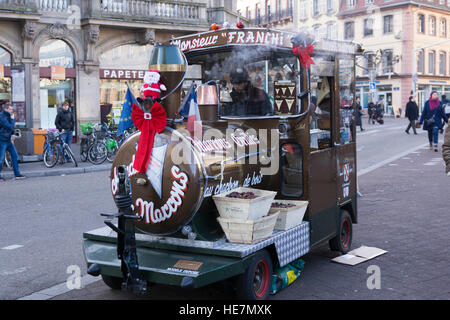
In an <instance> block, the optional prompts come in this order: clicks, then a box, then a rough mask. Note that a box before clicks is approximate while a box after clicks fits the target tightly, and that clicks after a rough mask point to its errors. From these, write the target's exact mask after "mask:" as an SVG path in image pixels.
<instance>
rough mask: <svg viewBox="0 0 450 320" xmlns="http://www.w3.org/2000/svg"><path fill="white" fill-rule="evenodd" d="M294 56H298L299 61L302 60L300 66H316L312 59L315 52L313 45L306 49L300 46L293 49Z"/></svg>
mask: <svg viewBox="0 0 450 320" xmlns="http://www.w3.org/2000/svg"><path fill="white" fill-rule="evenodd" d="M292 50H293V52H294V54H295V55H296V56H298V59H299V60H300V64H301V65H302V66H303V67H305V68H309V66H310V65H312V64H315V63H314V61H313V59H311V56H310V55H312V54H313V52H314V47H313V45H312V44H310V45H309V46H306V47H302V46H298V47H295V46H294V47H293V48H292Z"/></svg>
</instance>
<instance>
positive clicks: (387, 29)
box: [383, 15, 394, 33]
mask: <svg viewBox="0 0 450 320" xmlns="http://www.w3.org/2000/svg"><path fill="white" fill-rule="evenodd" d="M392 32H394V16H392V15H389V16H384V17H383V33H392Z"/></svg>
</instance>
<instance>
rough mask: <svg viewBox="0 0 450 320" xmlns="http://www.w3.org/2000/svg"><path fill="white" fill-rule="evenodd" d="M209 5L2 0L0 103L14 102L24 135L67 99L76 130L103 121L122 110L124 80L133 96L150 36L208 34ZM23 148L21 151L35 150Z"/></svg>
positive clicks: (157, 0) (192, 1)
mask: <svg viewBox="0 0 450 320" xmlns="http://www.w3.org/2000/svg"><path fill="white" fill-rule="evenodd" d="M230 2H231V3H235V1H230ZM211 5H214V1H213V2H211V1H208V0H183V1H174V0H167V1H161V0H133V1H132V0H92V1H87V0H3V1H0V29H1V30H2V31H1V33H0V103H4V102H6V101H11V102H12V103H13V104H14V106H15V110H16V115H17V118H16V119H17V124H18V126H19V127H21V128H23V129H24V130H23V131H24V132H25V133H26V132H27V129H32V128H34V129H37V128H42V129H47V128H54V119H55V116H56V112H57V109H58V108H59V107H60V106H61V104H62V102H64V101H69V102H70V104H71V108H72V110H73V112H74V114H75V116H76V120H77V133H78V134H79V124H80V123H84V122H88V121H92V122H99V121H100V120H104V118H105V115H106V114H108V113H109V112H110V111H111V110H112V111H113V114H115V115H116V116H117V114H118V113H120V111H118V110H120V107H121V104H122V102H123V100H124V96H125V92H126V88H127V84H128V85H129V86H130V87H131V88H132V89H133V90H134V91H135V93H137V91H138V89H139V88H140V86H141V85H142V81H141V79H142V78H143V75H144V71H145V70H146V69H147V68H148V62H149V57H150V53H151V50H152V46H153V44H154V42H155V41H157V42H163V41H166V40H168V39H170V38H171V37H173V36H175V37H176V36H181V35H185V34H189V33H195V32H201V31H207V30H208V29H209V25H210V22H209V21H208V15H211V14H210V13H209V12H211V10H214V11H215V12H217V10H216V9H215V8H214V7H211ZM219 11H220V10H219ZM228 14H232V13H230V12H228ZM219 16H220V15H219ZM218 22H220V21H218ZM29 149H30V147H28V150H25V151H24V150H19V151H21V152H22V153H33V152H32V151H30V150H29Z"/></svg>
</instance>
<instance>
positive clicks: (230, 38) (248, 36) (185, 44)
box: [172, 29, 292, 51]
mask: <svg viewBox="0 0 450 320" xmlns="http://www.w3.org/2000/svg"><path fill="white" fill-rule="evenodd" d="M291 37H292V35H291V34H289V33H284V32H280V31H273V30H264V29H247V30H238V29H226V30H219V31H211V32H205V33H201V34H198V35H196V36H188V37H184V38H178V39H176V40H173V41H172V44H175V45H177V46H178V47H180V49H181V50H182V51H187V50H194V49H202V48H208V47H213V46H220V45H228V44H236V45H239V44H245V45H249V44H266V45H270V46H276V47H289V48H290V47H292V44H291Z"/></svg>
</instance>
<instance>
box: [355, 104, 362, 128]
mask: <svg viewBox="0 0 450 320" xmlns="http://www.w3.org/2000/svg"><path fill="white" fill-rule="evenodd" d="M363 114H364V112H363V111H362V107H361V99H360V97H356V106H355V117H356V126H359V128H360V129H361V131H364V129H363V127H362V119H361V117H362V115H363Z"/></svg>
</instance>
